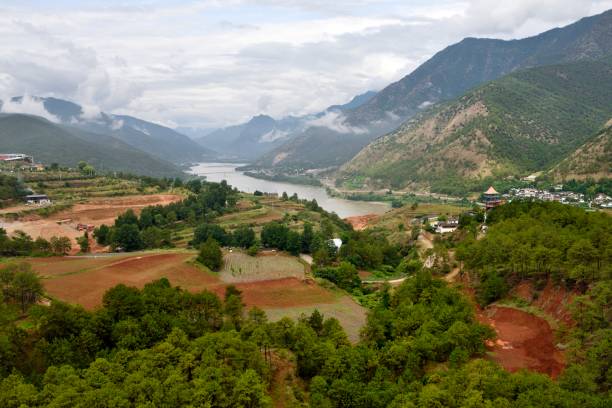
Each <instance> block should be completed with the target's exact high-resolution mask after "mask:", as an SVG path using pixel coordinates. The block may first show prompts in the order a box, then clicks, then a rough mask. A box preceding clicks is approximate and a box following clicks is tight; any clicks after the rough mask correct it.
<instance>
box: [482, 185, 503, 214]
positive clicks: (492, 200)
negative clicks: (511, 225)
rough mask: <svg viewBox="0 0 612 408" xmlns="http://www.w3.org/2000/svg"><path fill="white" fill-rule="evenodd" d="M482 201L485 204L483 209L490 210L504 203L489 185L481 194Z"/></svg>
mask: <svg viewBox="0 0 612 408" xmlns="http://www.w3.org/2000/svg"><path fill="white" fill-rule="evenodd" d="M482 201H483V203H484V205H485V209H487V210H490V209H491V208H495V207H499V206H500V205H502V204H503V203H504V201H503V200H502V198H501V196H500V195H499V193H498V192H497V191H496V190H495V189H494V188H493V186H490V187H489V189H488V190H487V191H485V192H484V194H483V200H482Z"/></svg>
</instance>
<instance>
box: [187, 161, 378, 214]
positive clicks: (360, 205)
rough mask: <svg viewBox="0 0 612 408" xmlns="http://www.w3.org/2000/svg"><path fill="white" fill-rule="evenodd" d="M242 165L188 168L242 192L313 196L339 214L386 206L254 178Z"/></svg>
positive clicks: (303, 186) (318, 188) (309, 197)
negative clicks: (240, 169)
mask: <svg viewBox="0 0 612 408" xmlns="http://www.w3.org/2000/svg"><path fill="white" fill-rule="evenodd" d="M240 166H243V164H238V163H200V164H198V165H197V166H194V167H192V168H191V173H193V174H196V175H198V176H205V177H206V179H207V180H208V181H213V182H220V181H222V180H226V181H227V183H228V184H230V185H231V186H232V187H236V188H237V189H238V190H240V191H244V192H246V193H254V192H255V190H258V191H261V192H263V193H276V194H278V195H279V196H280V195H281V194H282V193H283V192H286V193H287V194H288V195H289V196H291V195H293V194H294V193H296V194H297V195H298V197H299V198H305V199H308V200H312V199H315V200H317V203H318V204H319V205H320V206H321V207H322V208H323V209H325V210H326V211H329V212H335V213H336V214H338V215H339V216H340V217H342V218H346V217H353V216H357V215H366V214H382V213H384V212H386V211H388V210H389V208H390V206H389V204H387V203H380V202H371V201H352V200H344V199H341V198H335V197H331V196H330V195H329V194H327V191H325V188H323V187H315V186H305V185H301V184H291V183H281V182H276V181H268V180H261V179H256V178H253V177H249V176H246V175H244V174H243V172H241V171H237V170H236V168H237V167H240Z"/></svg>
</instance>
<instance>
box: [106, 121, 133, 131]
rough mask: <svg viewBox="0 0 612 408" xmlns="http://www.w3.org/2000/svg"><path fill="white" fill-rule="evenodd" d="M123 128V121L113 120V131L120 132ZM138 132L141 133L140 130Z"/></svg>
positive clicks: (111, 126) (111, 125)
mask: <svg viewBox="0 0 612 408" xmlns="http://www.w3.org/2000/svg"><path fill="white" fill-rule="evenodd" d="M122 127H123V119H113V120H112V121H111V124H110V128H111V129H112V130H119V129H121V128H122ZM135 129H136V128H135ZM136 130H139V131H140V129H136Z"/></svg>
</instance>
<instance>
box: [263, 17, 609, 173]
mask: <svg viewBox="0 0 612 408" xmlns="http://www.w3.org/2000/svg"><path fill="white" fill-rule="evenodd" d="M610 53H612V10H610V11H607V12H605V13H603V14H600V15H597V16H592V17H587V18H583V19H581V20H580V21H578V22H576V23H574V24H571V25H568V26H566V27H563V28H556V29H553V30H550V31H547V32H545V33H542V34H540V35H537V36H534V37H529V38H525V39H521V40H511V41H504V40H496V39H480V38H466V39H464V40H463V41H461V42H459V43H457V44H454V45H451V46H449V47H447V48H446V49H444V50H442V51H440V52H439V53H437V54H436V55H434V56H433V57H432V58H431V59H429V60H428V61H426V62H425V63H424V64H422V65H421V66H419V67H418V68H417V69H416V70H415V71H413V72H412V73H410V74H409V75H407V76H405V77H404V78H402V79H401V80H399V81H397V82H395V83H393V84H390V85H389V86H387V87H386V88H384V89H383V90H381V91H380V92H378V93H377V94H376V95H375V96H374V97H373V98H371V99H370V100H369V101H367V102H366V103H364V104H363V105H361V106H359V107H356V108H353V109H349V110H347V111H344V115H343V116H340V117H337V118H335V120H334V121H333V122H332V125H331V126H321V127H319V128H318V129H316V130H315V131H312V132H306V133H304V134H303V135H300V136H299V138H300V139H301V140H298V139H297V138H295V139H292V140H291V141H289V142H287V144H286V145H283V146H280V147H279V148H277V149H276V150H275V151H273V152H271V153H270V154H269V155H267V156H266V157H264V158H263V159H262V160H261V161H259V162H258V163H257V164H258V165H259V166H261V167H270V166H276V167H287V168H296V167H304V166H306V167H326V166H329V165H341V164H343V163H344V162H345V161H347V160H349V159H350V158H351V157H352V155H354V154H355V153H357V152H358V151H359V150H360V149H361V148H362V147H364V146H365V144H367V143H368V142H369V141H372V140H374V139H375V138H376V137H379V136H381V135H383V134H385V133H387V132H389V131H391V130H393V129H395V128H397V127H398V126H400V125H401V124H402V123H403V122H404V121H406V120H408V119H409V118H411V117H413V116H414V115H416V114H418V113H420V112H422V111H423V110H424V109H426V108H428V107H430V106H432V105H434V104H436V103H439V102H441V101H446V100H451V99H453V98H456V97H458V96H460V95H462V94H463V93H465V92H466V91H468V90H469V89H472V88H473V87H475V86H478V85H480V84H483V83H485V82H487V81H491V80H494V79H497V78H500V77H502V76H504V75H506V74H509V73H512V72H515V71H517V70H521V69H526V68H532V67H537V66H543V65H551V64H559V63H565V62H572V61H581V60H597V59H600V58H602V57H604V56H606V55H608V54H610ZM339 129H340V130H342V131H340V132H339V131H338V130H339ZM313 143H319V145H318V148H319V151H324V152H332V154H327V155H325V156H324V157H322V158H319V157H318V155H317V154H316V152H315V154H313V153H312V151H310V146H311V145H312V144H313ZM320 143H323V144H320ZM338 143H341V147H340V146H337V144H338Z"/></svg>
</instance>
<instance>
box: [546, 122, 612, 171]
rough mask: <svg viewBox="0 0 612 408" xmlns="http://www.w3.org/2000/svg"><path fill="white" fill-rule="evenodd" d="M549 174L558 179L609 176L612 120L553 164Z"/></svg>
mask: <svg viewBox="0 0 612 408" xmlns="http://www.w3.org/2000/svg"><path fill="white" fill-rule="evenodd" d="M549 174H550V175H551V176H552V177H553V178H554V179H555V180H558V181H564V180H572V179H575V180H584V179H587V178H591V179H594V180H600V179H602V178H611V177H612V120H610V121H609V122H608V124H607V127H606V128H604V129H603V130H602V131H600V132H599V133H598V134H597V135H596V136H595V137H593V138H592V139H589V140H588V141H587V142H586V143H585V144H583V145H582V146H580V147H579V148H578V149H576V151H574V152H573V153H571V154H570V155H569V156H568V157H566V158H565V159H563V160H562V161H561V162H560V163H559V164H557V165H556V166H554V167H553V168H552V169H551V171H550V172H549Z"/></svg>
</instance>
